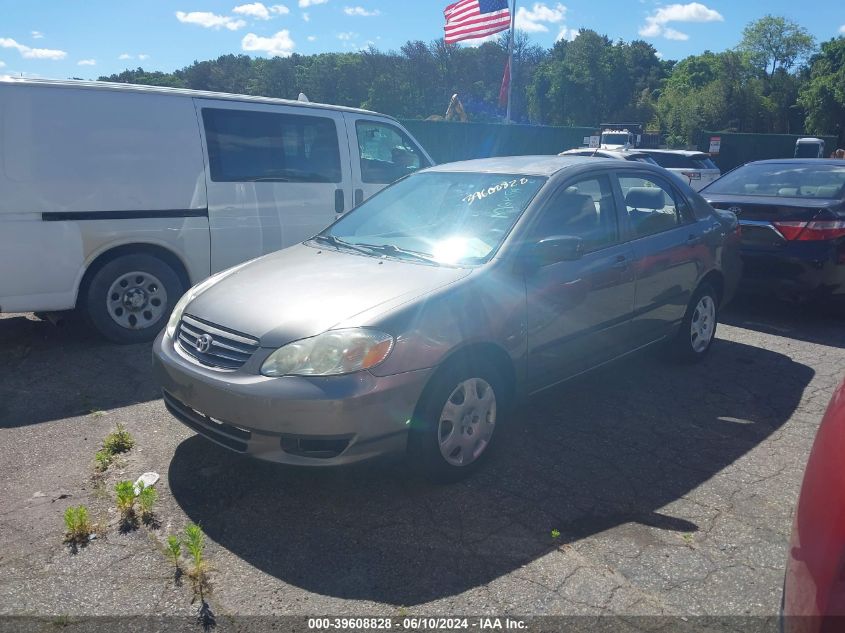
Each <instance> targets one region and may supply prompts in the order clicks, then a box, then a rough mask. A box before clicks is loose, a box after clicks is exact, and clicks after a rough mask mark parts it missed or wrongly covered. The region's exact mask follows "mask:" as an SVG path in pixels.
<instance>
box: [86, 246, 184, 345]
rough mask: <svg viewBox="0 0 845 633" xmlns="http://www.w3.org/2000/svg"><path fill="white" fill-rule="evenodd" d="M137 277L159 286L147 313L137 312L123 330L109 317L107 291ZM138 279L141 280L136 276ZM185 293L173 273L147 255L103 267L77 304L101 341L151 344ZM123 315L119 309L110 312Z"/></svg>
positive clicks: (122, 327)
mask: <svg viewBox="0 0 845 633" xmlns="http://www.w3.org/2000/svg"><path fill="white" fill-rule="evenodd" d="M136 272H137V273H140V274H141V275H143V276H144V278H145V279H146V280H150V279H155V280H158V282H160V284H161V286H160V287H158V286H156V290H155V292H156V295H155V296H154V297H153V299H152V301H155V302H156V305H152V303H149V304H148V305H147V306H146V307H148V308H149V309H143V308H141V309H139V310H138V312H137V313H136V314H133V315H131V316H130V318H132V327H125V326H123V325H121V324H119V323H118V322H117V320H116V319H115V318H113V317H112V314H111V313H110V307H109V306H110V305H111V306H113V305H114V301H112V302H111V303H110V301H109V299H110V297H109V291H110V289H111V288H112V286H113V284H115V282H117V281H118V280H119V279H121V278H122V277H124V276H125V275H128V274H129V273H136ZM138 279H141V277H140V276H139V277H138ZM185 290H186V289H185V288H184V286H183V284H182V282H181V281H180V279H179V276H178V275H177V274H176V271H174V270H173V268H171V267H170V266H169V265H168V264H167V263H165V262H164V261H162V260H161V259H159V258H158V257H156V256H155V255H149V254H146V253H135V254H131V255H121V256H120V257H117V258H115V259H113V260H112V261H110V262H108V263H106V264H105V265H103V266H102V267H101V268H100V269H99V270H98V271H97V272H96V273H94V276H93V277H91V280H90V282H89V283H88V284H87V287H86V288H85V290H84V296H82V297H81V301H80V302H79V306H80V308H82V312H83V313H84V315H85V318H86V320H87V321H88V323H89V324H90V325H91V326H92V327H93V328H94V329H95V330H96V331H97V332H99V333H100V334H101V335H102V336H103V337H105V338H107V339H108V340H110V341H112V342H114V343H120V344H131V343H143V342H146V341H151V340H153V339H154V338H155V337H156V335H157V334H158V333H159V332H160V331H161V329H162V328H163V327H164V326H165V325H166V324H167V319H168V318H169V317H170V313H171V311H172V310H173V306H174V305H176V302H177V301H179V298H180V297H181V296H182V294H183V293H184V291H185ZM112 309H114V310H119V311H120V312H121V314H123V309H122V308H114V307H113V308H112Z"/></svg>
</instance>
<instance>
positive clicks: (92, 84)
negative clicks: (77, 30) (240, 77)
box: [0, 77, 395, 120]
mask: <svg viewBox="0 0 845 633" xmlns="http://www.w3.org/2000/svg"><path fill="white" fill-rule="evenodd" d="M4 84H6V85H27V86H37V87H52V88H77V89H83V90H109V91H114V92H136V93H146V94H160V95H170V96H177V97H193V98H197V99H222V100H228V101H243V102H249V103H267V104H275V105H287V106H297V107H303V108H314V109H317V110H340V111H343V112H354V113H357V114H366V115H370V116H378V117H383V118H385V119H391V120H395V119H394V118H393V117H391V116H388V115H386V114H381V113H379V112H372V111H370V110H362V109H360V108H348V107H346V106H337V105H331V104H328V103H311V102H310V101H294V100H292V99H277V98H274V97H261V96H255V95H240V94H230V93H228V92H212V91H209V90H189V89H187V88H168V87H165V86H145V85H141V84H122V83H114V82H109V81H82V80H77V79H68V80H63V79H31V78H24V77H2V78H0V86H2V85H4Z"/></svg>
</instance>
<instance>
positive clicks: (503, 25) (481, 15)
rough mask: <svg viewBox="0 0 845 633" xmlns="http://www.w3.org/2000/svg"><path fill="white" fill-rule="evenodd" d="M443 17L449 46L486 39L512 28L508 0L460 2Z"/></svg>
mask: <svg viewBox="0 0 845 633" xmlns="http://www.w3.org/2000/svg"><path fill="white" fill-rule="evenodd" d="M443 15H444V16H445V17H446V26H445V27H444V29H445V31H446V43H447V44H454V43H455V42H460V41H462V40H472V39H476V38H479V37H486V36H488V35H492V34H493V33H498V32H499V31H505V30H507V29H509V28H510V26H511V12H510V9H508V0H458V2H455V3H453V4H450V5H449V6H448V7H446V9H445V10H444V11H443Z"/></svg>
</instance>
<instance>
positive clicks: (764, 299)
mask: <svg viewBox="0 0 845 633" xmlns="http://www.w3.org/2000/svg"><path fill="white" fill-rule="evenodd" d="M719 320H720V321H721V322H722V323H725V324H727V325H734V326H736V327H741V328H745V329H746V330H754V331H757V332H762V333H765V334H773V335H775V336H783V337H786V338H791V339H796V340H799V341H805V342H807V343H816V344H819V345H827V346H829V347H839V348H845V318H842V317H837V316H834V315H833V314H832V313H831V310H830V309H828V308H827V307H826V306H824V305H823V304H812V303H807V304H796V303H790V302H787V301H781V300H779V299H777V298H775V297H771V296H764V295H760V296H758V295H750V294H742V295H738V296H737V297H736V298H735V299H734V300H733V301H732V302H731V303H730V304H729V305H728V306H727V308H726V309H725V311H724V312H722V314H721V315H720V316H719Z"/></svg>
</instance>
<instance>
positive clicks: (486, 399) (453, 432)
mask: <svg viewBox="0 0 845 633" xmlns="http://www.w3.org/2000/svg"><path fill="white" fill-rule="evenodd" d="M495 426H496V394H495V393H494V391H493V387H491V386H490V383H488V382H487V381H486V380H484V379H483V378H470V379H469V380H464V381H463V382H461V383H460V384H458V386H457V387H455V389H454V390H453V391H452V393H451V395H450V396H449V398H448V399H447V400H446V404H445V405H443V411H441V413H440V421H439V423H438V427H437V440H438V442H439V444H440V454H441V455H442V456H443V459H445V460H446V461H447V462H448V463H449V464H451V465H452V466H466V465H467V464H471V463H472V462H474V461H475V460H476V459H478V458H479V457H481V454H482V453H483V452H484V451H485V450H486V448H487V446H488V445H489V444H490V438H491V437H492V436H493V430H494V428H495Z"/></svg>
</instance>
